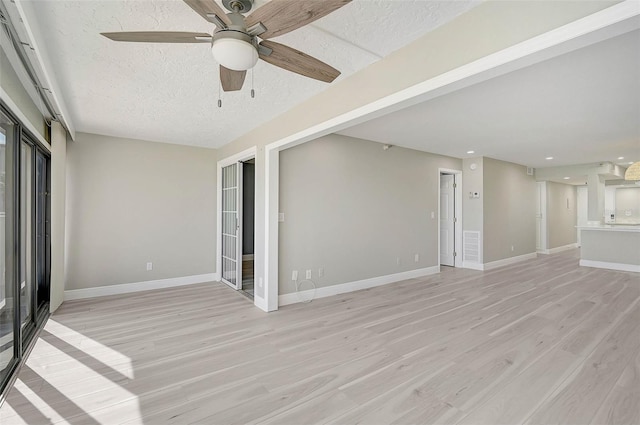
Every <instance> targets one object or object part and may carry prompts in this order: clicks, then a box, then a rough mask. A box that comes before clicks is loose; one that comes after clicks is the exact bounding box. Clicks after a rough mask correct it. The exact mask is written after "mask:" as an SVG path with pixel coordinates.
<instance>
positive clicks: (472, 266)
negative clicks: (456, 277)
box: [462, 261, 484, 271]
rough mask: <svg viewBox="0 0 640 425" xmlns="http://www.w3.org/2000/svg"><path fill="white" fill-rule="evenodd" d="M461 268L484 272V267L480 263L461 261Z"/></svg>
mask: <svg viewBox="0 0 640 425" xmlns="http://www.w3.org/2000/svg"><path fill="white" fill-rule="evenodd" d="M462 268H463V269H471V270H480V271H482V270H484V265H483V264H480V263H473V262H469V261H463V262H462Z"/></svg>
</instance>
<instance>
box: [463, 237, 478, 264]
mask: <svg viewBox="0 0 640 425" xmlns="http://www.w3.org/2000/svg"><path fill="white" fill-rule="evenodd" d="M462 238H463V242H462V245H463V246H464V252H463V255H464V257H463V259H464V261H466V262H469V263H479V262H480V232H476V231H473V232H472V231H465V232H463V234H462Z"/></svg>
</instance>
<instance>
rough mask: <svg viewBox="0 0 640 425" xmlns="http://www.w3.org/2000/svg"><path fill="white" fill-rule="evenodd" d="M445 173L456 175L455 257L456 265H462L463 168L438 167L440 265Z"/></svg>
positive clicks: (439, 264) (439, 263) (454, 263)
mask: <svg viewBox="0 0 640 425" xmlns="http://www.w3.org/2000/svg"><path fill="white" fill-rule="evenodd" d="M443 174H453V175H454V176H455V184H456V187H455V188H454V189H453V193H454V201H455V214H456V223H455V226H454V231H455V241H454V243H455V253H456V256H455V257H454V259H453V266H454V267H462V170H454V169H451V168H438V213H437V219H438V266H441V262H440V176H442V175H443Z"/></svg>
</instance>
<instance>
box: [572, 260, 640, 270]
mask: <svg viewBox="0 0 640 425" xmlns="http://www.w3.org/2000/svg"><path fill="white" fill-rule="evenodd" d="M580 265H581V266H584V267H594V268H597V269H610V270H619V271H623V272H640V266H639V265H637V264H624V263H609V262H607V261H594V260H580Z"/></svg>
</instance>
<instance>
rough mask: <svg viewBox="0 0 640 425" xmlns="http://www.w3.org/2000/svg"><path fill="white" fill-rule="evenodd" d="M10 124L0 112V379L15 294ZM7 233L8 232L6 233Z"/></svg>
mask: <svg viewBox="0 0 640 425" xmlns="http://www.w3.org/2000/svg"><path fill="white" fill-rule="evenodd" d="M13 128H14V126H13V124H12V123H11V122H10V121H9V120H8V119H7V117H5V116H4V115H3V114H2V113H1V112H0V382H1V381H2V378H3V377H4V376H5V375H6V372H7V368H8V366H9V364H10V363H11V361H12V360H13V357H14V345H13V344H14V336H13V323H14V309H13V304H14V296H15V290H14V288H12V285H11V282H10V279H8V275H9V274H8V273H7V267H6V266H7V262H6V255H5V254H6V247H7V246H11V244H10V242H11V241H10V240H7V239H10V238H8V236H10V232H8V230H9V226H7V224H6V220H7V214H6V213H7V210H8V209H7V205H8V204H10V202H8V201H9V199H7V192H8V191H7V190H6V185H5V184H6V183H10V182H7V177H8V176H7V169H8V168H9V169H10V167H8V166H7V160H10V159H11V156H10V155H7V146H8V145H10V144H12V143H13V140H11V139H12V138H13V135H14V131H13ZM8 233H9V234H8Z"/></svg>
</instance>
